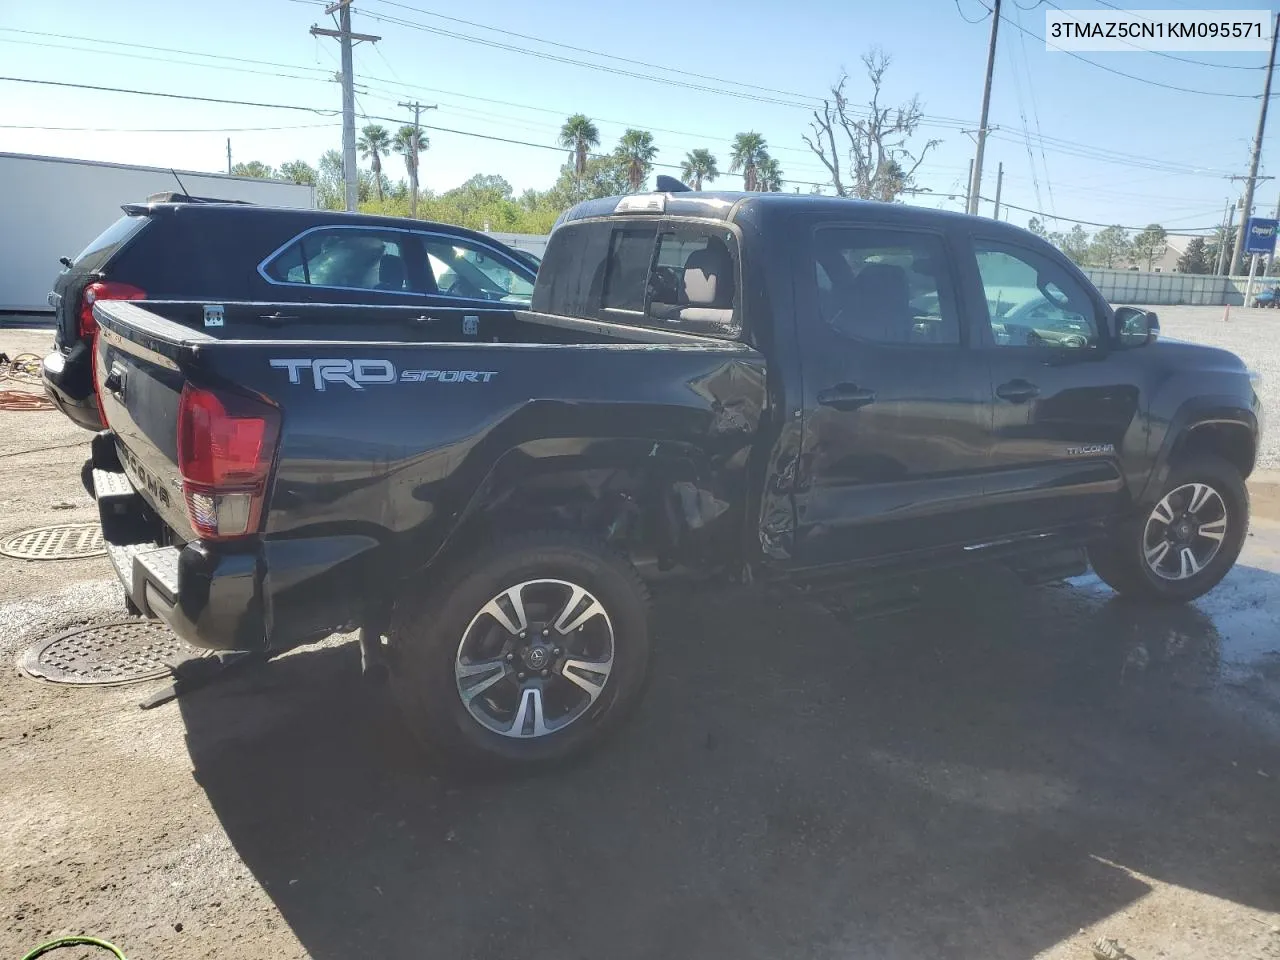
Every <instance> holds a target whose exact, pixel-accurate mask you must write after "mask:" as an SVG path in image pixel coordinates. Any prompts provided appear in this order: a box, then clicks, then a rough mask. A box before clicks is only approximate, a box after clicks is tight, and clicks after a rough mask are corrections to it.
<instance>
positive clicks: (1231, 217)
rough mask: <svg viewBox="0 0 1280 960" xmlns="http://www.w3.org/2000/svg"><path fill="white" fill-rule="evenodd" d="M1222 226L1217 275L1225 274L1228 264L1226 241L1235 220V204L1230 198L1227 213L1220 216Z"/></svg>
mask: <svg viewBox="0 0 1280 960" xmlns="http://www.w3.org/2000/svg"><path fill="white" fill-rule="evenodd" d="M1222 222H1223V224H1224V228H1223V231H1222V246H1221V247H1220V248H1219V249H1218V269H1217V271H1216V273H1217V276H1219V277H1221V276H1225V272H1226V269H1227V266H1228V262H1227V241H1228V239H1229V238H1230V237H1231V228H1232V226H1234V224H1235V222H1236V205H1235V204H1234V203H1232V202H1231V201H1230V200H1228V201H1227V213H1226V215H1225V216H1224V217H1223V218H1222Z"/></svg>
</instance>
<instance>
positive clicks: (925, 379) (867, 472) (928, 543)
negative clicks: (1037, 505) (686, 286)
mask: <svg viewBox="0 0 1280 960" xmlns="http://www.w3.org/2000/svg"><path fill="white" fill-rule="evenodd" d="M801 236H802V242H801V244H798V245H797V248H796V249H797V256H798V257H800V258H801V262H800V263H798V264H796V265H795V267H794V269H795V270H796V276H798V277H799V278H800V281H799V284H798V287H797V290H796V300H795V302H796V325H797V334H798V337H799V347H800V354H801V361H802V365H803V383H804V414H803V415H804V429H803V441H802V442H803V455H802V457H801V469H800V471H799V474H798V476H797V486H796V526H797V536H796V541H795V544H794V548H793V557H794V559H795V561H796V563H797V565H798V566H800V567H819V566H827V565H831V564H840V563H849V562H858V561H865V560H869V559H871V558H883V557H887V556H893V555H900V554H907V553H911V552H914V551H917V550H923V549H928V548H933V547H939V546H945V545H949V544H962V543H968V542H972V541H974V540H977V539H981V537H982V532H981V519H980V518H981V501H982V488H983V474H984V472H985V470H986V467H987V454H988V445H989V428H990V417H991V407H990V404H991V382H990V379H989V376H988V372H987V366H986V364H987V360H986V356H985V353H984V352H983V351H982V350H978V349H974V348H973V345H972V344H970V343H969V342H968V336H969V324H968V323H967V320H966V318H965V317H964V316H963V315H962V311H961V308H960V302H959V297H958V296H957V283H956V271H955V269H954V266H955V260H954V257H953V256H952V253H953V250H952V248H951V246H950V244H949V242H948V240H947V238H946V237H945V236H944V234H943V233H942V232H938V231H930V230H914V229H902V228H899V227H890V226H875V225H867V224H865V223H862V224H858V225H854V224H847V225H846V224H841V223H833V224H818V225H815V226H813V228H812V229H810V230H808V231H806V232H805V233H804V234H802V235H801Z"/></svg>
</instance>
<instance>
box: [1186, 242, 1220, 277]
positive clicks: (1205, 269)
mask: <svg viewBox="0 0 1280 960" xmlns="http://www.w3.org/2000/svg"><path fill="white" fill-rule="evenodd" d="M1216 266H1217V263H1216V262H1211V261H1210V260H1209V248H1208V244H1206V243H1205V242H1204V237H1192V238H1191V242H1190V243H1188V244H1187V249H1186V250H1184V251H1182V256H1180V257H1179V258H1178V270H1180V271H1181V272H1182V273H1210V272H1211V271H1212V270H1213V268H1214V267H1216Z"/></svg>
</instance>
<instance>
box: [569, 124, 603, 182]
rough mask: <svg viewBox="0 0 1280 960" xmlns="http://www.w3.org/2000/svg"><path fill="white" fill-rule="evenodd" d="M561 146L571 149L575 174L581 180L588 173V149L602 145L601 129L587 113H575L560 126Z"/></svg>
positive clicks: (570, 156)
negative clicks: (597, 127)
mask: <svg viewBox="0 0 1280 960" xmlns="http://www.w3.org/2000/svg"><path fill="white" fill-rule="evenodd" d="M560 146H562V147H567V148H568V149H569V158H570V159H571V160H572V161H573V176H574V178H575V179H577V180H578V181H579V182H581V180H582V178H583V177H584V176H586V173H587V151H588V150H590V149H591V148H592V147H598V146H600V131H599V130H597V129H596V125H595V124H594V123H592V122H591V120H590V119H589V118H588V117H587V116H586V114H582V113H575V114H574V115H573V116H571V117H570V118H569V119H568V120H566V121H565V122H564V126H563V127H561V128H560Z"/></svg>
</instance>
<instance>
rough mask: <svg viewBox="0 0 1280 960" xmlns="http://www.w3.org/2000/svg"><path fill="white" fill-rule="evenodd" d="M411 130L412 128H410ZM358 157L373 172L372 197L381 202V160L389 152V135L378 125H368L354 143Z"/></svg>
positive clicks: (384, 128) (385, 129)
mask: <svg viewBox="0 0 1280 960" xmlns="http://www.w3.org/2000/svg"><path fill="white" fill-rule="evenodd" d="M410 129H412V128H410ZM356 148H357V149H358V150H359V151H360V156H362V157H364V158H366V159H367V160H368V161H369V167H370V168H371V169H372V170H373V195H374V196H375V197H377V198H378V202H379V203H381V202H382V158H383V157H385V156H386V155H387V154H388V153H390V152H391V134H389V133H387V128H386V127H384V126H383V125H382V124H380V123H370V124H368V125H366V126H365V127H364V129H362V130H361V131H360V139H359V140H357V141H356Z"/></svg>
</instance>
